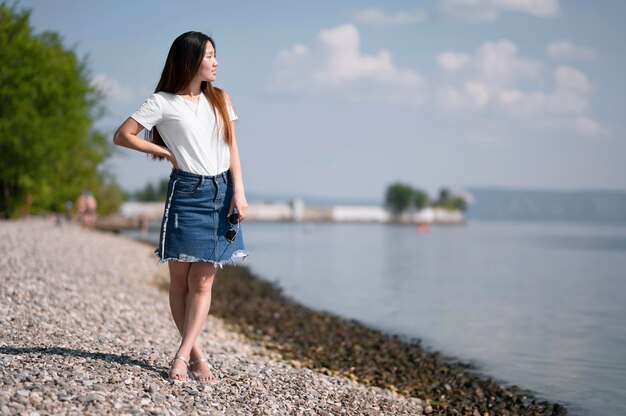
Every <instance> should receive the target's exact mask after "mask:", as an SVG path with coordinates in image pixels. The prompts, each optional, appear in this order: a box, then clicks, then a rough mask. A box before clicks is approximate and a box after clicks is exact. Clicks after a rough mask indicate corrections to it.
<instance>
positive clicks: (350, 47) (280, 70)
mask: <svg viewBox="0 0 626 416" xmlns="http://www.w3.org/2000/svg"><path fill="white" fill-rule="evenodd" d="M274 66H275V72H274V79H273V82H272V86H271V90H273V91H275V92H287V93H291V94H294V95H300V96H322V95H324V96H328V95H334V96H336V97H339V98H344V99H348V100H352V101H371V102H376V101H388V102H389V101H393V102H402V103H410V104H419V103H420V102H421V101H422V94H423V92H422V90H423V85H424V81H423V79H422V77H421V75H420V74H419V73H417V72H416V71H413V70H409V69H401V68H397V67H396V65H395V64H394V62H393V58H392V56H391V53H390V52H389V51H388V50H386V49H381V50H380V51H378V52H377V53H376V54H374V55H367V54H364V53H362V52H361V50H360V38H359V32H358V30H357V28H356V27H355V26H354V25H352V24H345V25H341V26H338V27H335V28H332V29H327V30H322V31H321V32H320V33H319V35H318V37H317V42H316V44H315V45H313V46H312V47H308V46H306V45H303V44H295V45H293V46H292V47H291V48H289V49H286V50H282V51H280V53H279V54H278V56H277V57H276V59H275V61H274Z"/></svg>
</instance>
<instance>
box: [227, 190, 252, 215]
mask: <svg viewBox="0 0 626 416" xmlns="http://www.w3.org/2000/svg"><path fill="white" fill-rule="evenodd" d="M234 208H237V213H239V222H241V221H243V220H244V218H246V211H247V210H248V201H246V196H245V194H244V193H243V191H237V190H235V193H234V194H233V198H232V200H231V202H230V210H229V211H228V215H229V216H230V214H232V213H233V211H234Z"/></svg>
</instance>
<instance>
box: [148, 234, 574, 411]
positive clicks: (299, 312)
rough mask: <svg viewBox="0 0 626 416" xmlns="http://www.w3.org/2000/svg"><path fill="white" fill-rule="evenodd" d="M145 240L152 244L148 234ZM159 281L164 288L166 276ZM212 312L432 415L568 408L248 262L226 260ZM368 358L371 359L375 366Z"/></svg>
mask: <svg viewBox="0 0 626 416" xmlns="http://www.w3.org/2000/svg"><path fill="white" fill-rule="evenodd" d="M137 241H140V242H141V243H142V244H145V245H147V246H150V247H153V246H154V244H153V243H150V242H149V241H142V240H137ZM155 284H156V286H157V287H158V288H159V289H160V290H162V291H165V292H167V290H168V287H169V282H168V277H167V276H163V275H161V276H160V277H159V278H157V279H156V280H155ZM213 294H214V296H213V300H212V304H211V312H210V313H211V314H213V315H215V316H218V317H219V318H221V319H223V320H224V321H225V322H226V323H227V326H228V328H229V329H231V330H233V331H235V332H238V333H241V334H243V335H244V336H245V337H246V338H247V339H249V340H250V341H251V342H253V343H256V344H257V345H259V346H262V347H263V348H265V349H267V350H269V351H270V352H273V353H275V354H277V355H276V356H277V357H279V358H280V359H283V360H286V361H287V362H289V363H290V364H291V365H293V366H296V367H298V368H299V367H307V368H310V369H312V370H315V371H318V372H321V373H323V374H328V375H333V376H341V377H347V378H349V379H351V380H353V381H355V382H358V383H360V384H364V385H366V386H375V387H380V388H384V389H387V390H390V391H393V392H395V393H399V394H401V395H403V396H405V397H413V398H420V399H425V401H426V402H427V403H428V404H430V405H431V406H432V408H433V414H448V413H449V414H453V413H450V412H448V410H452V409H454V410H456V411H459V412H460V413H459V414H472V415H473V414H475V413H474V409H477V410H478V412H479V413H478V414H480V415H484V414H489V415H492V414H494V413H493V412H494V411H495V412H496V413H495V414H507V413H506V412H507V411H508V412H510V414H532V415H563V414H567V409H566V408H565V406H563V405H562V404H559V403H552V402H550V401H548V400H547V399H541V398H539V395H538V394H537V393H536V392H533V391H530V390H528V389H523V388H522V387H519V386H517V385H514V384H510V383H505V382H502V381H499V380H496V379H495V378H493V377H491V376H489V375H488V374H485V373H484V372H483V371H482V370H481V369H480V368H479V367H477V366H475V365H474V364H471V363H467V362H463V361H462V360H459V359H457V358H455V357H452V356H448V355H445V354H443V353H442V352H440V351H436V350H433V349H430V348H427V347H424V346H422V342H421V340H420V339H419V338H411V337H403V336H399V335H396V334H391V333H388V332H385V331H382V330H378V329H374V328H371V327H369V326H367V325H365V324H363V323H361V322H359V321H358V320H355V319H347V318H343V317H341V316H338V315H336V314H333V313H331V312H328V311H317V310H315V309H313V308H310V307H307V306H304V305H302V304H300V303H299V302H298V301H296V300H294V299H292V298H290V297H288V296H285V295H283V292H282V289H281V288H280V287H278V286H277V285H276V284H275V283H273V282H269V281H266V280H264V279H263V278H261V277H260V276H257V275H255V274H254V273H252V272H251V271H250V270H249V269H248V268H247V267H245V266H244V267H241V266H239V267H234V266H225V268H224V269H222V270H218V274H217V276H216V281H215V284H214V286H213ZM370 363H374V364H373V365H371V364H370Z"/></svg>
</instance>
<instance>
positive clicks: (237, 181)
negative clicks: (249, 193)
mask: <svg viewBox="0 0 626 416" xmlns="http://www.w3.org/2000/svg"><path fill="white" fill-rule="evenodd" d="M230 124H231V128H232V132H233V142H232V143H231V144H230V146H229V150H230V175H231V178H232V180H233V189H234V195H233V200H232V202H231V203H230V211H228V215H230V214H231V213H232V212H233V208H237V212H238V213H239V219H240V220H243V219H244V218H245V217H246V210H247V209H248V201H246V195H245V191H244V188H243V177H242V174H241V160H240V159H239V148H238V147H237V137H236V135H235V123H233V122H232V121H231V123H230Z"/></svg>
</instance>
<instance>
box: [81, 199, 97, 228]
mask: <svg viewBox="0 0 626 416" xmlns="http://www.w3.org/2000/svg"><path fill="white" fill-rule="evenodd" d="M97 211H98V201H96V197H95V196H94V195H93V194H92V193H91V192H87V193H86V194H85V214H84V216H83V221H84V224H83V225H84V226H85V227H87V228H94V227H95V226H96V220H97V219H98V214H97Z"/></svg>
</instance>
